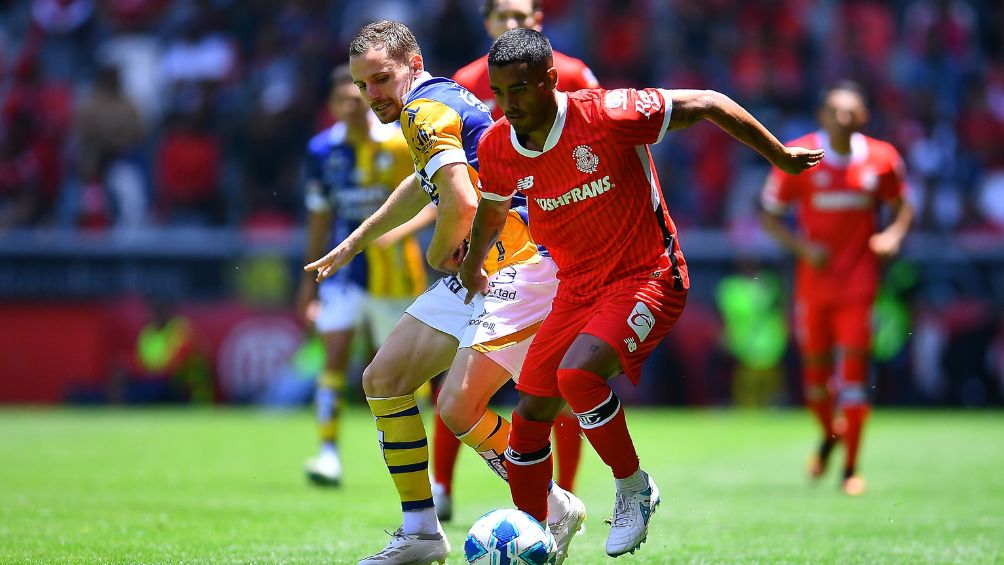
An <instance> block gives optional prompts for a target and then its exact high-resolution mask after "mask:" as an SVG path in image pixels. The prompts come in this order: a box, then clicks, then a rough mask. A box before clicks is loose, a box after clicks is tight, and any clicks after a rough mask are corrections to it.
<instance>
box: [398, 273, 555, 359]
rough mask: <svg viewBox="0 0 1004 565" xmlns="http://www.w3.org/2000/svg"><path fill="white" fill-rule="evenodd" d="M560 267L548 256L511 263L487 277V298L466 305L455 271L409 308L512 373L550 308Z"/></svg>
mask: <svg viewBox="0 0 1004 565" xmlns="http://www.w3.org/2000/svg"><path fill="white" fill-rule="evenodd" d="M557 272H558V267H557V266H556V265H555V264H554V261H553V260H552V259H551V258H550V257H542V258H541V259H540V261H539V262H536V263H524V264H519V265H510V266H508V267H505V268H503V269H502V270H500V271H499V272H497V273H495V274H493V275H492V276H491V277H489V279H488V284H489V291H488V294H487V296H482V295H477V296H476V297H475V298H474V300H473V301H471V303H470V304H464V295H465V294H466V290H465V289H464V288H463V286H462V285H461V284H460V281H459V280H458V279H457V278H456V277H455V276H453V275H450V276H447V277H444V278H442V279H440V280H439V281H437V282H436V284H434V285H433V286H432V287H431V288H429V290H427V291H426V292H425V294H423V295H422V296H419V297H418V299H417V300H415V302H414V303H413V304H412V305H411V306H409V307H408V310H407V312H408V314H411V315H412V316H414V317H415V318H416V319H418V320H419V321H420V322H422V323H424V324H425V325H427V326H430V327H432V328H435V329H437V330H439V331H441V332H444V333H447V334H450V335H452V336H453V337H455V338H457V341H458V342H459V346H460V347H461V348H464V347H467V348H471V349H474V350H475V351H480V352H482V353H484V354H485V355H487V356H488V357H489V358H490V359H491V360H492V361H494V362H496V363H498V364H499V365H500V366H501V367H502V368H504V369H505V370H506V371H508V372H509V373H510V374H511V375H513V376H518V375H519V371H520V369H521V368H522V367H523V358H524V357H525V356H526V350H527V349H528V348H529V347H530V342H531V341H533V335H534V334H535V333H536V332H537V327H538V326H539V325H540V323H541V322H542V321H543V320H544V318H545V317H546V316H547V314H548V312H550V311H551V300H552V299H553V298H554V293H555V291H556V290H557V289H558V279H557V278H555V276H556V274H557Z"/></svg>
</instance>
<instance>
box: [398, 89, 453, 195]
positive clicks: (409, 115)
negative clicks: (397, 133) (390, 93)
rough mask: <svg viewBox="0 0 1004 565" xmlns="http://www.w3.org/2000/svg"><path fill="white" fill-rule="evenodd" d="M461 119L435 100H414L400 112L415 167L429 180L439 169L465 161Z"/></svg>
mask: <svg viewBox="0 0 1004 565" xmlns="http://www.w3.org/2000/svg"><path fill="white" fill-rule="evenodd" d="M463 125H464V124H463V120H462V119H461V117H460V114H458V113H457V111H456V110H454V109H453V108H450V107H449V106H447V105H445V104H443V103H442V102H437V101H435V100H429V99H418V100H413V101H411V102H409V103H408V105H407V106H405V107H404V111H403V112H402V114H401V130H402V131H403V132H404V137H405V139H406V140H407V141H408V148H409V149H410V150H411V154H412V156H413V157H414V160H415V168H416V169H418V170H419V171H420V172H423V173H424V176H425V178H428V179H429V180H430V181H431V180H432V176H433V175H435V174H436V171H438V170H439V169H440V168H442V167H443V166H445V165H449V164H452V163H467V154H466V153H465V152H464V145H463V141H462V139H461V132H462V131H463Z"/></svg>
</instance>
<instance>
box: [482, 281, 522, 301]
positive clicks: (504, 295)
mask: <svg viewBox="0 0 1004 565" xmlns="http://www.w3.org/2000/svg"><path fill="white" fill-rule="evenodd" d="M491 287H492V288H491V290H489V291H488V294H486V295H485V298H493V299H495V300H498V301H501V302H512V301H513V300H516V289H515V288H503V287H501V286H495V285H494V284H492V285H491Z"/></svg>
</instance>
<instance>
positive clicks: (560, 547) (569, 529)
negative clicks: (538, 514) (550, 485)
mask: <svg viewBox="0 0 1004 565" xmlns="http://www.w3.org/2000/svg"><path fill="white" fill-rule="evenodd" d="M564 492H565V494H566V495H567V496H568V512H565V515H564V516H562V517H561V519H560V520H558V521H557V522H555V523H553V524H548V525H547V529H549V530H551V536H553V537H554V544H555V547H557V550H556V551H555V560H554V563H555V565H561V563H562V562H564V561H565V558H567V557H568V544H569V543H571V541H572V538H574V537H575V534H576V533H578V532H579V530H581V529H582V527H583V526H582V525H583V524H584V523H585V521H586V505H585V504H583V503H582V501H581V500H579V498H578V497H577V496H575V495H574V494H572V493H570V492H568V491H564Z"/></svg>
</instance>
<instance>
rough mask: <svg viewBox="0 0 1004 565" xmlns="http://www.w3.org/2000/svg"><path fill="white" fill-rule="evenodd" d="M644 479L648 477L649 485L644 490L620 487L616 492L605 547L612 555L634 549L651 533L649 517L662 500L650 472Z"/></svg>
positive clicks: (608, 553) (616, 555) (622, 553)
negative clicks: (635, 490) (627, 489)
mask: <svg viewBox="0 0 1004 565" xmlns="http://www.w3.org/2000/svg"><path fill="white" fill-rule="evenodd" d="M645 479H646V480H648V488H647V489H645V490H643V491H641V492H620V491H618V492H617V494H616V500H615V502H614V515H613V517H612V518H611V519H610V535H608V536H607V547H606V549H607V555H609V556H611V557H618V556H620V555H624V554H625V553H634V552H635V550H637V549H638V548H639V547H641V544H642V543H644V542H645V539H646V538H647V537H648V521H649V518H651V517H652V514H653V513H655V508H656V507H657V506H659V502H660V500H659V487H657V486H656V485H655V481H654V480H652V477H650V476H648V474H646V475H645Z"/></svg>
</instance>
